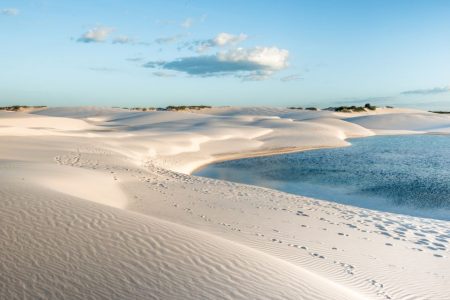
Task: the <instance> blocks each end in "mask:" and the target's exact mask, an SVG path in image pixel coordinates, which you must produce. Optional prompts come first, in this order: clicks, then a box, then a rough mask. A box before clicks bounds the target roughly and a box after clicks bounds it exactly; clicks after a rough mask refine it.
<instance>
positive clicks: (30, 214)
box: [0, 107, 450, 299]
mask: <svg viewBox="0 0 450 300" xmlns="http://www.w3.org/2000/svg"><path fill="white" fill-rule="evenodd" d="M380 124H383V125H380ZM448 124H450V117H449V116H445V115H436V114H431V113H427V112H418V111H410V110H401V109H395V110H394V111H393V110H389V109H386V110H379V111H377V112H375V113H370V114H369V113H367V114H351V115H349V114H336V113H333V112H329V111H319V112H311V111H292V110H286V109H273V108H257V107H255V108H234V107H228V108H213V109H209V110H204V111H200V112H199V113H183V112H129V111H125V110H120V109H103V108H95V107H87V108H86V107H82V108H50V109H47V110H40V111H39V112H36V113H34V114H23V113H10V112H7V113H6V112H3V113H0V143H1V147H0V184H1V188H0V207H1V209H0V245H1V248H0V249H2V253H1V255H0V298H1V299H14V298H21V299H36V298H38V299H94V298H95V299H358V298H373V299H446V298H447V297H448V294H450V286H449V285H448V282H449V281H450V258H449V241H450V222H445V221H438V220H431V219H421V218H414V217H409V216H403V215H396V214H391V213H383V212H376V211H371V210H367V209H360V208H356V207H350V206H345V205H340V204H336V203H330V202H327V201H321V200H315V199H309V198H304V197H300V196H294V195H290V194H286V193H281V192H278V191H274V190H269V189H265V188H259V187H254V186H246V185H241V184H235V183H230V182H225V181H218V180H211V179H206V178H200V177H195V176H191V175H189V174H190V173H191V172H192V171H193V170H194V169H196V168H198V167H199V166H201V165H203V164H206V163H210V162H213V161H216V160H221V159H229V158H235V157H244V156H252V155H263V154H267V153H277V152H286V151H298V150H301V149H312V148H319V147H339V146H347V145H348V142H347V141H346V139H347V138H349V137H364V136H370V135H373V134H379V133H382V132H386V133H391V134H392V133H399V132H408V133H424V132H436V131H437V130H440V131H441V132H445V130H446V129H447V128H448Z"/></svg>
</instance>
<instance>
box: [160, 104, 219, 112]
mask: <svg viewBox="0 0 450 300" xmlns="http://www.w3.org/2000/svg"><path fill="white" fill-rule="evenodd" d="M205 108H211V106H208V105H188V106H186V105H180V106H174V105H170V106H167V107H166V110H168V111H179V110H201V109H205Z"/></svg>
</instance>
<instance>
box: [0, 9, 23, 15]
mask: <svg viewBox="0 0 450 300" xmlns="http://www.w3.org/2000/svg"><path fill="white" fill-rule="evenodd" d="M0 14H2V15H5V16H17V15H18V14H19V10H18V9H17V8H3V9H0Z"/></svg>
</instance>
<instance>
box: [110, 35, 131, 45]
mask: <svg viewBox="0 0 450 300" xmlns="http://www.w3.org/2000/svg"><path fill="white" fill-rule="evenodd" d="M113 44H134V39H132V38H130V37H129V36H126V35H121V36H118V37H115V38H114V40H113Z"/></svg>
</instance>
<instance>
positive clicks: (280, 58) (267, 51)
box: [217, 47, 289, 71]
mask: <svg viewBox="0 0 450 300" xmlns="http://www.w3.org/2000/svg"><path fill="white" fill-rule="evenodd" d="M217 57H218V59H219V60H220V61H227V62H241V63H252V64H255V65H257V66H260V67H262V68H263V69H267V70H272V71H277V70H281V69H284V68H286V67H287V61H288V58H289V51H287V50H284V49H279V48H277V47H255V48H249V49H245V48H237V49H231V50H229V51H226V52H220V53H219V54H218V56H217Z"/></svg>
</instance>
